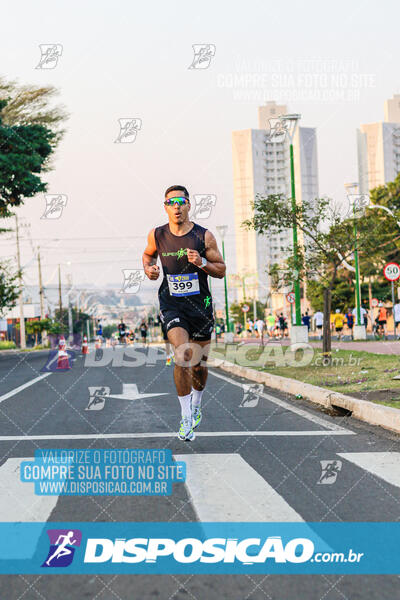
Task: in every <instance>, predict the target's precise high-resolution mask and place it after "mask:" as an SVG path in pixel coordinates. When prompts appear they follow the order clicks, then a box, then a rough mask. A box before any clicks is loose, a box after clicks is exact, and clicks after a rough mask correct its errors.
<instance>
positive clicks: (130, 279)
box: [120, 269, 144, 294]
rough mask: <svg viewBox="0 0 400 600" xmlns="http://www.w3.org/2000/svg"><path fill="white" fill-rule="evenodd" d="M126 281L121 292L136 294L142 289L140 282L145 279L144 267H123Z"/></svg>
mask: <svg viewBox="0 0 400 600" xmlns="http://www.w3.org/2000/svg"><path fill="white" fill-rule="evenodd" d="M122 273H123V275H124V281H123V284H122V290H121V291H120V293H121V294H136V293H137V292H138V291H139V289H140V284H141V282H142V281H144V270H143V269H122Z"/></svg>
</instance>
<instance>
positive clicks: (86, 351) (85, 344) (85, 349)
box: [82, 335, 89, 354]
mask: <svg viewBox="0 0 400 600" xmlns="http://www.w3.org/2000/svg"><path fill="white" fill-rule="evenodd" d="M82 354H89V347H88V342H87V337H86V335H84V336H83V342H82Z"/></svg>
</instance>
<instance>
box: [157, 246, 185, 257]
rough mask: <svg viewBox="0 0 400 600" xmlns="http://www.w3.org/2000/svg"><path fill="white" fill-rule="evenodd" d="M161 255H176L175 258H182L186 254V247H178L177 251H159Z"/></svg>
mask: <svg viewBox="0 0 400 600" xmlns="http://www.w3.org/2000/svg"><path fill="white" fill-rule="evenodd" d="M161 255H162V256H176V258H182V257H183V256H187V248H179V250H178V252H161Z"/></svg>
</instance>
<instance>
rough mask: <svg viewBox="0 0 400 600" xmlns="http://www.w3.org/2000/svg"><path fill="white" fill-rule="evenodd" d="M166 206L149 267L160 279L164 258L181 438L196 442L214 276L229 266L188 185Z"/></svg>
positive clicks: (165, 319)
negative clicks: (195, 215) (193, 209)
mask: <svg viewBox="0 0 400 600" xmlns="http://www.w3.org/2000/svg"><path fill="white" fill-rule="evenodd" d="M164 205H165V211H166V213H167V215H168V223H167V224H165V225H162V226H161V227H156V228H155V229H152V230H151V231H150V233H149V235H148V238H147V247H146V249H145V251H144V254H143V267H144V271H145V273H146V275H147V277H148V278H149V279H153V280H155V279H158V277H159V274H160V269H159V267H158V266H157V265H156V262H157V257H158V256H159V257H160V260H161V265H162V268H163V275H164V277H163V280H162V282H161V285H160V288H159V290H158V298H159V302H160V317H161V320H162V323H163V325H164V327H165V330H166V332H167V336H168V339H169V341H170V342H171V344H172V345H173V346H174V350H175V367H174V380H175V385H176V389H177V392H178V398H179V402H180V405H181V413H182V420H181V424H180V428H179V432H178V437H179V439H181V440H183V441H191V440H193V439H194V437H195V436H194V429H196V427H198V426H199V425H200V422H201V419H202V413H201V398H202V395H203V391H204V388H205V385H206V381H207V367H206V366H205V361H206V360H207V356H208V350H209V346H210V340H211V333H212V330H213V327H214V318H213V307H212V299H211V293H210V289H209V287H208V275H210V276H211V277H217V278H218V279H222V278H223V277H224V275H225V270H226V269H225V263H224V261H223V258H222V256H221V253H220V251H219V250H218V247H217V243H216V241H215V237H214V236H213V234H212V233H211V232H210V231H209V230H208V229H205V228H204V227H201V226H200V225H197V223H193V222H192V221H190V220H189V210H190V200H189V193H188V191H187V189H186V188H185V187H183V186H181V185H173V186H171V187H169V188H168V189H167V190H166V192H165V201H164ZM188 342H191V345H190V347H189V344H188ZM194 344H195V345H194Z"/></svg>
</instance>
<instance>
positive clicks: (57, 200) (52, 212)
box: [40, 194, 68, 219]
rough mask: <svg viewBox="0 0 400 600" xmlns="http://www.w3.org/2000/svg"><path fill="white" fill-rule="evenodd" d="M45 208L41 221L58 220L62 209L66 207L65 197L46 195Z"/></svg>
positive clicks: (62, 195) (61, 195)
mask: <svg viewBox="0 0 400 600" xmlns="http://www.w3.org/2000/svg"><path fill="white" fill-rule="evenodd" d="M45 199H46V208H45V209H44V213H43V215H42V216H41V217H40V218H41V219H59V218H60V217H61V215H62V211H63V209H64V208H65V207H66V206H67V199H68V198H67V196H66V195H65V194H46V195H45Z"/></svg>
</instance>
